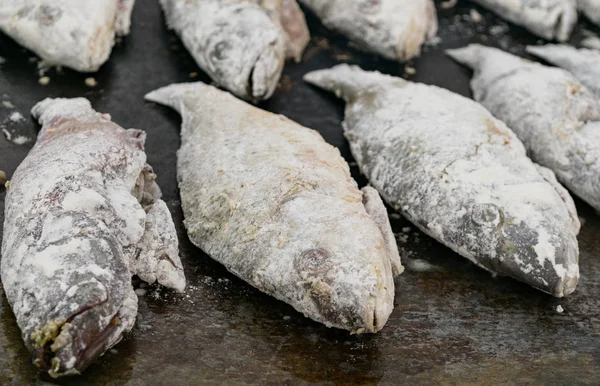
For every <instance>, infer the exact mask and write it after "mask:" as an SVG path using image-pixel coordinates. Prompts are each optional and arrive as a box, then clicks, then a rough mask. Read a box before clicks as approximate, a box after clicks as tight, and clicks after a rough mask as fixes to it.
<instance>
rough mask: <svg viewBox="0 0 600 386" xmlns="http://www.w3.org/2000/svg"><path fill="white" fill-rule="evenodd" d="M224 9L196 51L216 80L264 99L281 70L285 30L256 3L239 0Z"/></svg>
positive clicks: (242, 94)
mask: <svg viewBox="0 0 600 386" xmlns="http://www.w3.org/2000/svg"><path fill="white" fill-rule="evenodd" d="M226 9H227V10H229V11H228V12H223V11H221V12H219V13H218V14H217V15H216V16H215V18H214V19H213V20H212V22H213V23H214V25H215V27H214V30H215V31H216V32H215V33H213V34H211V35H210V37H209V38H208V39H207V40H206V42H205V44H203V45H202V46H201V47H198V50H197V52H198V54H199V55H201V56H203V58H204V60H203V61H204V62H205V63H206V70H207V73H208V74H209V75H210V76H211V78H213V80H214V81H216V82H217V83H218V84H220V85H221V86H223V87H225V88H227V89H228V90H230V91H231V92H232V93H234V94H235V95H237V96H238V97H241V98H243V99H247V100H250V101H253V102H257V101H260V100H264V99H267V98H269V97H270V96H271V95H272V94H273V92H274V91H275V87H276V86H277V83H278V81H279V77H280V76H281V72H282V70H283V65H284V61H285V35H284V32H283V30H282V29H281V26H280V25H279V24H278V23H275V22H274V21H273V20H272V19H271V18H270V17H269V16H268V15H267V13H266V12H265V11H264V10H263V9H262V8H260V7H258V6H257V5H249V4H248V3H245V2H241V3H238V4H235V5H234V6H232V7H227V8H226Z"/></svg>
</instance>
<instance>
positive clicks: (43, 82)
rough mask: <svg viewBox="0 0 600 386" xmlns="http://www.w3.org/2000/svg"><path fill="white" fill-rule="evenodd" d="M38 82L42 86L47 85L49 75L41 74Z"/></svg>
mask: <svg viewBox="0 0 600 386" xmlns="http://www.w3.org/2000/svg"><path fill="white" fill-rule="evenodd" d="M38 82H39V83H40V84H41V85H42V86H47V85H48V84H50V77H49V76H42V77H41V78H40V79H39V80H38Z"/></svg>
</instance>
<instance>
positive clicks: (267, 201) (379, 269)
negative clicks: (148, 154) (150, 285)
mask: <svg viewBox="0 0 600 386" xmlns="http://www.w3.org/2000/svg"><path fill="white" fill-rule="evenodd" d="M145 98H146V100H147V101H150V102H156V103H159V104H162V105H165V106H169V107H171V108H173V109H175V110H176V111H178V112H179V113H180V114H181V115H182V119H183V123H182V127H181V148H180V149H179V150H178V152H177V180H178V184H179V189H180V192H181V205H182V208H183V214H184V218H185V220H184V224H185V227H186V229H187V233H188V236H189V238H190V240H191V241H192V243H193V244H194V245H196V246H197V247H198V248H200V249H201V250H203V251H204V252H205V253H206V254H208V255H209V256H210V257H211V258H213V259H214V260H216V261H218V262H219V263H221V264H223V265H224V266H225V267H226V268H227V269H228V270H229V271H230V272H231V273H233V274H234V275H236V276H237V277H239V278H241V279H242V280H244V281H246V282H247V283H249V284H250V285H252V286H253V287H255V288H257V289H259V290H260V291H262V292H264V293H266V294H269V295H271V296H273V297H275V298H277V299H279V300H281V301H283V302H286V303H288V304H290V305H291V306H292V307H294V308H295V309H296V310H297V311H299V312H301V313H302V314H304V315H305V316H306V317H308V318H310V319H313V320H315V321H317V322H320V323H322V324H325V325H326V326H327V327H335V328H338V329H343V330H348V331H350V332H351V333H354V334H360V333H374V332H377V331H379V330H381V328H383V326H384V325H385V323H386V321H387V319H388V317H389V315H390V313H391V312H392V310H393V306H394V305H393V301H394V277H395V275H398V274H400V273H401V272H402V271H403V269H404V268H403V267H402V264H401V261H400V255H399V252H398V247H397V245H396V241H395V238H394V234H393V233H392V230H391V226H390V223H389V219H388V217H387V209H386V208H385V206H384V204H383V202H382V200H381V198H380V197H379V195H378V194H377V192H375V191H374V190H373V188H371V187H365V188H363V189H362V191H361V190H359V189H358V186H357V183H356V182H355V181H354V180H353V179H352V177H351V176H350V171H349V166H348V164H347V163H346V161H345V160H344V159H343V158H342V157H341V155H340V152H339V150H337V149H336V148H335V147H333V146H331V145H329V144H328V143H326V142H325V141H324V140H323V138H322V137H321V136H320V135H319V134H318V132H316V131H313V130H310V129H308V128H305V127H303V126H301V125H299V124H297V123H295V122H293V121H291V120H289V119H287V118H285V117H284V116H281V115H275V114H272V113H269V112H267V111H264V110H261V109H259V108H257V107H254V106H252V105H251V104H249V103H246V102H244V101H242V100H240V99H237V98H235V97H234V96H233V95H231V94H229V93H227V92H225V91H221V90H219V89H217V88H215V87H212V86H209V85H206V84H203V83H202V82H196V83H183V84H172V85H169V86H166V87H163V88H160V89H158V90H155V91H152V92H150V93H149V94H147V95H146V97H145Z"/></svg>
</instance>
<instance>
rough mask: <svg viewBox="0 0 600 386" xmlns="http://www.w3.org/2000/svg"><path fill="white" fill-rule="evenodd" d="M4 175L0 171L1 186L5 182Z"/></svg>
mask: <svg viewBox="0 0 600 386" xmlns="http://www.w3.org/2000/svg"><path fill="white" fill-rule="evenodd" d="M6 179H7V177H6V173H5V172H4V171H3V170H0V184H3V183H5V182H6Z"/></svg>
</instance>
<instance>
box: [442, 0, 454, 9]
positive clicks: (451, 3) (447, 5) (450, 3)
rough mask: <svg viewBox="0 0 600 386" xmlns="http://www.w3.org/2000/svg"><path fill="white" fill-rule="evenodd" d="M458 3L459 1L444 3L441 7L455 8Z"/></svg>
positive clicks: (450, 0) (451, 0)
mask: <svg viewBox="0 0 600 386" xmlns="http://www.w3.org/2000/svg"><path fill="white" fill-rule="evenodd" d="M456 3H458V0H448V1H443V2H442V3H441V4H440V7H442V9H448V8H454V7H455V6H456Z"/></svg>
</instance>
